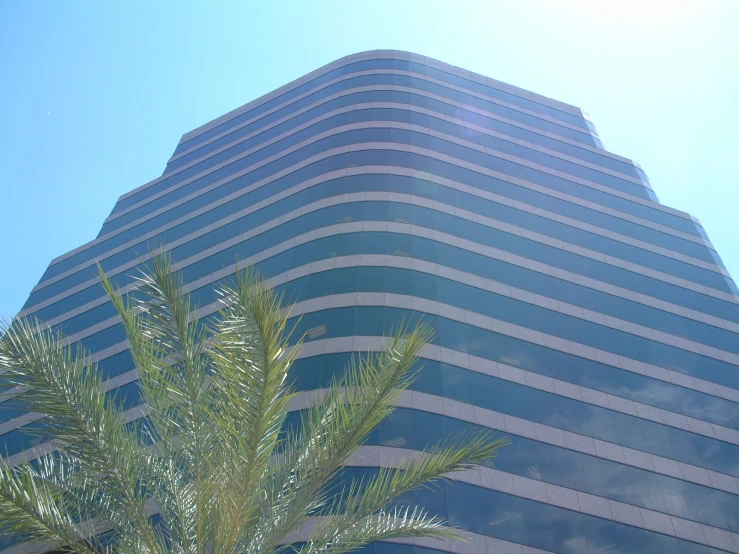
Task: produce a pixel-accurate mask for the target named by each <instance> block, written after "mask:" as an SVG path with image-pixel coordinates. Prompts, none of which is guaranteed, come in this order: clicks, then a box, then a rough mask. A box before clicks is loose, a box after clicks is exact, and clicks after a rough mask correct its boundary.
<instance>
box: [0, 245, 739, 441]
mask: <svg viewBox="0 0 739 554" xmlns="http://www.w3.org/2000/svg"><path fill="white" fill-rule="evenodd" d="M362 266H382V267H397V268H406V269H412V270H413V271H418V272H423V273H428V274H431V275H438V276H439V277H443V278H446V279H450V280H453V281H456V282H460V283H464V284H467V285H470V286H474V287H477V288H479V289H481V290H482V291H488V292H492V293H495V294H500V295H502V296H506V297H509V298H514V299H516V300H519V301H522V302H526V303H528V304H532V305H536V306H539V307H542V308H546V309H549V310H552V311H556V312H559V313H564V314H567V315H571V316H573V317H577V318H579V319H584V320H586V321H591V322H594V323H597V324H600V325H603V326H606V327H610V328H614V329H617V330H622V331H624V332H628V333H631V334H634V335H637V336H642V337H645V338H648V339H650V340H657V341H658V342H663V343H664V344H668V345H671V346H675V347H676V348H681V347H683V348H684V349H686V350H689V351H692V352H696V353H699V354H700V353H701V352H700V346H702V345H697V344H695V343H692V341H687V340H686V339H680V338H678V337H674V336H672V335H668V334H667V333H661V332H657V331H653V330H651V329H648V328H646V327H642V326H639V325H635V324H631V323H629V322H626V321H623V320H618V319H616V318H606V317H605V316H603V315H602V314H599V313H597V312H592V311H590V310H585V309H581V308H579V307H577V306H573V305H570V304H566V303H564V302H558V301H553V300H549V299H546V298H545V297H542V296H540V295H535V294H532V293H530V292H527V291H525V290H522V289H517V288H514V287H509V286H508V285H503V284H501V283H499V282H497V281H493V280H490V279H485V278H482V277H479V276H477V275H473V274H470V273H465V272H462V271H458V270H455V269H453V268H450V267H446V266H443V265H439V264H435V263H431V262H426V261H422V260H416V259H412V258H407V257H401V256H380V255H354V256H343V257H338V258H330V259H326V260H320V261H317V262H312V263H310V264H306V265H303V266H300V267H298V268H294V269H292V270H290V271H288V272H285V273H283V274H280V275H277V276H275V277H274V278H272V279H270V280H269V282H270V284H271V285H272V286H278V285H281V284H283V283H286V282H288V281H291V280H294V279H297V278H300V277H305V276H308V275H311V274H315V273H320V272H322V271H327V270H330V269H334V268H337V267H362ZM227 270H231V271H235V267H233V266H232V267H231V268H227ZM197 285H198V287H199V286H202V282H201V283H197ZM188 288H189V289H191V290H192V288H193V285H192V284H191V285H189V286H188ZM359 295H360V297H361V299H360V302H362V301H363V300H364V299H366V298H373V299H375V300H376V302H383V303H384V301H385V296H386V293H359ZM393 296H399V295H393ZM308 302H310V301H308ZM215 309H217V306H216V305H212V306H210V307H208V306H206V307H205V308H204V309H203V310H201V313H202V315H208V314H209V313H212V311H213V310H215ZM454 310H458V309H457V308H454ZM460 311H461V310H460ZM443 315H444V316H446V310H445V312H444V314H443ZM465 319H469V318H468V317H465ZM116 323H117V318H116V317H113V318H109V319H108V320H106V321H105V322H101V323H100V324H99V325H100V326H102V325H103V324H105V325H114V324H116ZM49 324H55V322H54V321H53V320H52V321H50V322H49ZM96 327H97V326H94V327H93V329H94V331H99V330H98V329H96ZM529 332H531V331H529ZM83 333H84V334H85V335H86V336H89V334H90V331H89V330H86V331H84V332H80V333H77V334H75V335H72V336H70V340H81V339H83V338H84V336H81V335H82V334H83ZM653 335H654V336H653ZM660 338H662V339H663V340H659V339H660ZM346 340H348V341H349V345H350V346H351V337H349V338H347V339H346ZM681 341H684V342H685V343H686V345H682V346H681V344H680V342H681ZM543 344H544V345H546V346H548V344H547V341H546V340H544V341H543ZM442 350H446V349H442ZM460 355H462V354H461V353H460ZM463 356H467V355H466V354H464V355H463ZM471 358H475V357H474V356H471ZM737 358H739V356H737ZM476 359H477V360H480V361H479V362H476V363H483V362H482V361H481V360H483V359H482V358H476ZM487 363H489V364H494V362H487ZM455 365H460V366H462V367H467V366H468V365H469V363H467V362H466V360H462V361H461V362H458V363H455ZM505 367H508V366H505ZM680 375H684V374H680ZM495 376H498V377H499V375H497V374H496V375H495ZM502 378H504V379H507V380H511V381H514V382H517V383H520V384H525V385H527V386H533V387H534V388H539V389H540V390H544V391H546V392H551V393H555V394H559V395H560V396H567V397H569V398H573V399H576V400H579V401H585V402H587V403H590V404H594V405H597V406H600V407H604V408H608V409H611V410H615V411H619V412H622V413H626V414H628V415H632V416H636V417H641V418H642V419H647V420H651V421H655V422H657V423H660V424H666V425H670V426H672V427H677V428H679V429H683V430H685V431H689V432H693V433H696V434H701V435H705V436H707V437H710V438H718V439H720V440H723V441H726V442H731V443H734V444H738V445H739V431H737V430H735V429H730V428H727V427H723V426H720V425H716V424H713V423H709V422H706V421H703V420H700V419H696V418H692V417H687V416H683V415H682V414H677V413H674V412H670V411H668V410H662V409H659V408H655V407H653V406H650V405H647V404H643V403H639V402H633V401H631V400H628V399H625V398H622V397H618V396H613V395H610V394H606V393H602V392H599V391H596V390H593V389H586V388H582V387H578V386H577V385H572V384H570V383H567V382H565V381H559V380H557V379H550V378H549V377H546V376H542V375H540V374H537V373H531V372H528V371H524V370H521V369H518V368H513V367H508V369H506V371H505V375H504V376H503V377H502ZM122 384H125V383H120V384H118V385H116V386H121V385H122ZM731 390H733V389H731ZM735 393H736V391H735ZM2 400H3V398H2V395H0V402H2ZM35 419H38V417H36V418H35ZM35 419H28V417H26V416H23V418H17V419H15V420H12V421H11V422H6V423H5V424H2V425H0V435H2V434H4V433H6V432H9V431H10V430H13V429H15V428H17V427H20V426H21V424H25V423H28V422H30V421H35Z"/></svg>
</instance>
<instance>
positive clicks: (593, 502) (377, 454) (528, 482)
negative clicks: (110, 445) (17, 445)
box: [7, 390, 739, 552]
mask: <svg viewBox="0 0 739 554" xmlns="http://www.w3.org/2000/svg"><path fill="white" fill-rule="evenodd" d="M321 395H322V391H321V390H314V391H306V392H303V393H299V394H298V395H296V397H294V398H293V399H292V401H291V404H290V409H291V410H298V409H305V408H308V407H311V406H312V405H314V404H315V402H316V399H317V398H320V397H321ZM394 404H395V405H396V406H398V407H405V408H410V409H417V410H420V411H425V412H429V413H434V414H439V415H445V416H448V417H452V418H455V419H459V420H461V421H466V422H468V423H475V424H477V425H481V426H483V427H487V428H490V429H494V430H497V431H503V432H509V433H512V434H516V435H519V436H526V437H527V438H531V439H533V440H537V441H541V442H547V443H549V444H554V445H557V446H561V447H563V448H569V449H572V450H576V451H580V452H584V453H588V454H591V455H594V456H598V457H602V458H604V459H612V458H613V457H614V456H615V457H616V458H617V459H616V460H614V461H619V462H621V463H625V459H626V458H625V454H626V452H625V450H626V449H623V448H622V447H620V446H618V445H613V444H612V443H606V442H604V441H599V440H597V439H590V438H587V437H583V436H582V435H577V434H574V433H569V432H566V431H564V432H563V431H561V430H559V429H556V428H552V427H548V426H546V425H541V424H532V423H531V422H528V421H526V420H522V419H520V418H516V417H512V416H508V415H506V414H500V413H498V412H494V411H492V410H487V409H483V408H479V407H476V406H472V405H469V404H465V403H462V402H458V401H454V400H450V399H448V398H443V397H440V396H435V395H430V394H426V393H419V392H416V391H406V392H404V393H403V394H402V395H401V396H400V397H399V398H398V400H397V401H396V402H394ZM142 408H143V409H142ZM145 408H146V407H145V406H142V407H136V408H133V409H131V410H129V412H128V413H127V416H128V417H127V418H126V419H127V420H128V421H134V420H136V419H139V418H141V417H143V416H144V415H146V414H147V413H148V410H146V409H145ZM521 424H523V425H521ZM526 433H528V434H529V435H531V436H527V435H526ZM539 435H541V436H539ZM583 438H585V442H583V441H582V439H583ZM568 439H569V440H570V442H573V444H574V447H573V446H569V445H568V444H567V442H568ZM587 441H591V442H592V444H591V445H590V446H592V448H593V451H592V453H591V452H587V451H585V450H583V449H582V447H583V446H584V445H585V444H588V442H587ZM57 448H58V446H56V445H53V444H44V445H41V446H39V447H36V449H35V451H34V452H32V451H27V455H26V456H25V457H21V455H20V454H17V455H15V456H12V457H10V458H8V459H7V462H8V463H9V464H10V465H11V466H14V465H17V464H19V463H21V462H22V461H23V460H30V459H35V458H34V456H35V457H40V456H43V455H45V454H48V453H50V452H53V451H54V450H56V449H57ZM586 448H587V447H586ZM634 452H638V454H637V455H638V456H639V455H640V456H641V461H642V462H644V461H646V460H649V462H650V463H652V464H653V465H654V461H655V460H654V459H653V458H655V457H653V456H651V455H647V454H645V453H643V452H639V451H634ZM22 454H23V453H22ZM415 455H418V452H417V451H410V450H406V449H399V448H390V447H383V446H375V447H370V446H364V447H361V448H360V449H359V450H358V451H357V452H355V454H353V455H352V456H351V457H350V458H348V459H347V462H346V465H351V466H355V467H356V466H364V467H399V466H400V465H401V464H402V462H403V461H404V460H408V459H409V458H410V457H411V456H415ZM619 456H620V457H621V459H618V457H619ZM656 458H658V457H656ZM627 465H628V464H627ZM631 465H633V464H631ZM684 465H685V464H680V466H681V467H680V469H681V470H683V471H684V470H685V467H682V466H684ZM637 467H640V466H637ZM651 471H654V469H652V470H651ZM451 478H452V479H453V480H456V481H461V482H466V483H469V484H472V485H476V486H480V487H483V488H487V489H490V490H496V491H499V492H502V493H505V494H510V495H514V496H519V497H522V498H527V499H530V500H534V501H537V502H541V503H544V504H550V505H553V506H558V507H561V508H565V509H568V510H572V511H577V512H580V513H584V514H587V515H593V516H596V517H600V518H603V519H607V520H611V521H617V522H619V523H626V524H628V525H633V526H635V527H641V528H643V529H647V530H650V531H656V532H659V533H664V534H667V535H670V536H674V537H678V538H683V539H686V540H691V541H694V542H698V543H700V544H707V545H710V546H715V547H718V548H724V549H728V550H729V551H730V552H739V542H737V538H738V537H737V535H736V534H735V533H732V532H731V531H728V530H725V529H721V528H718V527H713V526H710V525H706V524H701V523H697V522H695V521H692V520H687V519H684V518H679V517H676V516H670V515H667V514H665V513H662V512H657V511H654V510H650V509H646V508H640V507H637V506H635V505H632V504H627V503H624V502H619V501H615V500H610V499H607V498H604V497H601V496H597V495H592V494H589V493H584V492H582V491H577V490H574V489H571V488H567V487H561V486H559V485H552V484H550V483H544V482H542V481H538V480H535V479H530V478H527V477H522V476H518V475H514V474H510V473H507V472H503V471H500V470H495V469H492V468H487V467H480V468H476V469H474V470H468V471H464V472H458V473H455V474H453V475H452V476H451ZM731 541H734V543H732V542H731Z"/></svg>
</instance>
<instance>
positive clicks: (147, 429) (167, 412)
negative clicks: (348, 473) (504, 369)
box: [0, 252, 505, 554]
mask: <svg viewBox="0 0 739 554" xmlns="http://www.w3.org/2000/svg"><path fill="white" fill-rule="evenodd" d="M173 268H174V265H173V262H172V260H171V259H170V258H169V256H168V255H167V254H166V253H162V252H159V253H154V254H152V257H151V262H150V271H149V272H148V273H144V274H142V275H140V276H139V277H138V278H137V280H136V281H135V283H134V286H133V288H132V290H133V292H132V293H131V294H129V295H127V296H125V297H124V296H121V295H120V294H119V292H118V291H117V290H116V288H115V285H114V284H113V283H112V282H111V281H110V280H108V279H107V277H106V276H105V275H104V274H103V273H102V271H101V281H102V284H103V287H104V288H105V290H106V292H107V293H108V296H109V298H110V300H111V302H112V303H113V305H114V306H115V308H116V310H117V312H118V316H119V317H120V320H121V324H122V325H123V327H124V329H125V331H126V336H127V339H128V344H129V348H130V351H131V355H132V357H133V360H134V363H135V366H136V370H137V372H138V375H139V385H140V389H141V395H142V398H143V400H144V402H145V404H144V405H142V408H136V409H134V410H129V411H123V410H122V408H120V407H119V406H118V404H119V403H118V402H117V401H116V400H115V398H114V396H113V395H111V394H110V393H106V392H105V391H106V387H105V383H104V377H103V374H102V372H101V371H100V370H99V369H98V367H97V366H96V365H95V364H94V363H92V362H91V360H90V358H89V356H88V355H87V353H86V352H85V351H84V349H83V348H82V347H81V346H80V345H70V344H68V341H67V340H66V339H65V337H63V336H62V335H60V334H59V333H57V332H55V331H53V330H51V329H49V328H47V327H45V326H43V325H41V324H39V323H37V322H34V321H28V320H15V321H13V322H12V323H10V324H6V325H3V326H2V330H1V331H0V372H2V374H1V375H0V379H2V381H3V383H4V384H5V385H8V386H12V387H16V389H15V390H16V391H18V392H19V394H17V396H16V397H15V399H14V404H16V405H17V404H18V403H21V404H22V405H23V406H24V407H25V408H27V409H28V411H29V412H38V413H40V414H43V417H42V418H41V419H40V420H38V422H36V423H35V424H34V426H33V427H30V428H28V429H29V431H31V432H33V433H36V434H37V435H38V436H39V437H40V438H41V440H43V441H50V442H49V443H48V445H47V446H46V448H45V452H46V453H45V454H44V455H42V456H40V457H38V458H37V459H35V460H32V461H22V462H21V463H16V464H15V465H10V464H8V463H6V462H2V464H0V513H1V514H2V515H0V539H4V538H8V537H14V536H22V537H25V538H26V539H28V540H29V541H34V543H35V544H36V545H37V546H38V545H40V547H45V548H47V549H51V548H59V547H64V548H65V549H66V550H67V551H70V552H81V553H85V554H91V553H94V552H116V553H121V554H124V553H129V552H130V553H134V552H136V553H141V552H146V553H150V554H159V553H170V552H172V553H174V552H177V553H183V554H201V553H202V554H206V553H207V554H210V553H215V552H218V553H249V554H251V553H253V554H261V553H272V552H280V551H282V550H284V549H286V548H288V547H289V548H292V547H291V546H290V537H291V536H293V535H294V533H295V532H296V530H298V529H303V528H304V527H305V526H306V525H308V526H310V527H311V530H310V532H309V533H308V535H307V541H306V540H304V542H303V545H302V546H300V547H295V549H297V550H298V551H299V552H301V553H302V554H314V553H342V552H351V551H354V550H356V549H358V548H360V547H361V546H363V545H365V544H367V543H369V542H372V541H377V540H387V539H395V538H401V537H406V538H407V537H438V538H458V536H459V535H458V534H457V533H456V532H455V531H454V530H453V529H451V528H449V527H446V526H445V525H444V522H443V521H441V520H440V519H438V518H436V517H435V516H433V515H432V514H429V513H428V512H427V511H426V510H424V509H423V508H422V507H418V506H411V505H401V504H398V503H397V499H398V498H399V497H400V496H401V495H403V494H404V493H407V492H409V491H412V490H413V489H415V488H417V487H420V486H428V485H429V484H432V483H433V482H435V481H437V480H439V479H442V478H446V477H447V476H448V475H449V474H453V473H454V472H457V471H463V470H466V469H470V468H473V467H475V466H476V465H479V464H481V463H484V462H485V461H486V460H489V459H490V458H492V457H493V456H494V455H495V454H496V452H497V451H498V449H499V448H500V447H501V446H503V445H504V444H505V441H503V440H501V439H497V440H496V439H494V438H493V437H491V436H490V435H489V434H487V433H481V434H474V435H464V436H455V437H450V438H448V439H446V440H444V441H442V442H441V443H439V444H438V445H436V446H435V447H434V448H432V449H430V450H429V451H427V452H425V453H410V454H409V456H408V457H407V458H406V459H404V460H403V461H402V462H401V463H400V464H399V465H398V466H397V467H388V468H381V469H380V470H379V471H378V472H376V473H375V474H373V476H372V477H369V478H367V479H363V480H360V481H354V482H348V483H344V485H343V488H342V487H341V486H337V485H336V483H337V478H338V476H339V473H340V471H341V469H342V467H344V465H345V464H346V463H347V461H350V460H351V455H352V453H354V452H355V451H356V450H357V449H358V448H360V447H361V446H362V445H363V444H364V442H365V441H366V439H367V437H368V436H369V434H370V433H371V432H372V430H373V429H374V428H375V427H376V426H377V425H378V424H379V423H380V422H381V421H382V420H383V419H384V418H386V417H387V416H389V415H390V414H391V413H392V411H393V405H394V402H395V401H396V400H397V399H398V396H399V395H400V394H401V393H402V392H403V391H404V390H405V389H407V388H408V386H409V385H410V384H411V383H412V382H413V380H414V379H415V377H416V376H417V373H418V369H417V367H418V366H417V363H416V362H417V361H418V358H419V354H420V351H421V349H422V347H423V346H424V344H426V343H427V342H428V340H429V339H430V338H431V336H432V333H431V330H430V329H429V328H428V327H427V326H424V325H421V326H419V327H416V328H414V329H410V328H409V327H407V326H406V325H401V326H400V327H399V328H398V329H397V330H396V332H395V333H394V334H393V336H392V337H390V338H389V339H388V348H387V349H386V350H385V351H383V352H380V353H368V354H365V355H362V356H357V357H356V358H355V359H354V361H353V362H352V363H351V364H350V365H349V367H348V368H347V369H346V371H345V372H344V374H343V375H342V376H341V377H338V378H337V379H335V380H334V381H333V382H332V383H331V385H330V386H329V387H328V388H327V389H325V390H322V391H320V392H319V393H317V395H316V398H315V402H313V405H312V406H311V407H310V408H308V409H307V410H305V411H304V412H303V413H302V420H301V424H300V425H299V426H297V427H296V428H294V429H293V428H290V429H288V430H287V431H286V430H285V421H286V417H287V414H288V412H289V409H290V401H291V399H292V398H293V395H292V393H291V391H290V390H289V388H288V387H287V380H288V372H289V370H290V367H291V365H292V363H293V361H294V360H295V359H296V357H297V356H298V353H299V349H300V344H301V340H297V341H292V340H291V337H290V336H289V332H288V318H289V315H290V311H289V309H288V308H285V307H284V306H283V302H284V299H283V298H282V296H280V295H277V294H276V293H275V292H274V291H273V290H272V289H271V288H270V287H269V286H268V285H267V284H266V282H265V281H264V280H263V279H262V278H261V277H260V276H259V274H258V273H256V272H255V271H254V270H252V269H246V270H243V271H240V272H239V273H237V275H236V278H235V280H234V281H233V282H230V283H225V284H223V285H222V286H221V287H220V288H219V289H218V292H219V294H220V301H221V309H220V311H218V312H217V313H216V314H214V315H213V316H210V317H207V318H203V317H200V315H199V312H198V309H197V307H195V306H193V305H192V304H191V301H190V297H189V295H188V294H187V291H186V287H185V285H184V282H183V280H182V277H181V276H180V275H179V274H178V273H177V272H176V271H174V269H173ZM293 342H294V344H292V346H290V344H291V343H293ZM142 416H143V417H142ZM16 458H17V457H16ZM16 458H14V459H16Z"/></svg>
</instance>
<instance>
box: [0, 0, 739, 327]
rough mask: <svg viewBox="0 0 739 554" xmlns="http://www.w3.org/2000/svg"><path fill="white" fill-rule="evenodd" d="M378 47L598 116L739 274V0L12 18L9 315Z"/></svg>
mask: <svg viewBox="0 0 739 554" xmlns="http://www.w3.org/2000/svg"><path fill="white" fill-rule="evenodd" d="M376 48H389V49H398V50H407V51H411V52H415V53H418V54H423V55H426V56H430V57H433V58H436V59H439V60H442V61H444V62H448V63H451V64H454V65H458V66H461V67H463V68H465V69H469V70H471V71H475V72H478V73H481V74H483V75H487V76H489V77H492V78H495V79H498V80H501V81H504V82H508V83H511V84H513V85H516V86H519V87H522V88H525V89H529V90H532V91H534V92H538V93H540V94H544V95H546V96H549V97H551V98H555V99H557V100H561V101H563V102H567V103H570V104H574V105H576V106H579V107H581V108H583V109H584V110H586V111H587V112H588V113H589V114H590V115H591V116H592V118H593V120H594V121H595V123H596V125H597V127H598V131H599V133H600V137H601V139H602V140H603V142H604V144H605V146H606V148H607V149H608V150H609V151H611V152H614V153H616V154H619V155H622V156H626V157H628V158H631V159H633V160H635V161H637V162H639V163H640V164H641V166H642V167H643V168H644V170H645V171H646V173H647V175H649V178H650V181H651V184H652V186H653V188H654V190H655V192H656V193H657V195H658V196H659V198H660V200H661V201H662V203H664V204H666V205H668V206H672V207H674V208H678V209H681V210H685V211H688V212H690V213H691V214H693V215H695V216H696V217H698V218H699V219H700V221H701V222H702V224H703V226H704V227H705V229H706V231H707V232H708V234H709V237H710V238H711V240H712V242H713V244H714V245H715V246H716V248H717V250H718V252H719V254H720V255H721V256H722V258H723V260H724V262H725V264H726V266H727V267H728V269H729V271H731V272H732V274H734V275H735V276H739V243H738V242H737V240H736V237H737V236H738V235H739V213H737V201H738V200H739V0H479V1H464V0H453V1H448V2H446V1H444V2H442V1H433V0H422V1H418V2H416V1H411V0H393V1H387V2H386V1H384V0H371V1H367V2H347V1H346V0H339V1H335V2H333V1H319V0H315V1H311V2H305V1H294V2H291V1H281V0H271V1H269V2H256V1H254V2H252V1H240V2H237V1H234V2H221V1H217V0H209V1H208V2H175V1H157V2H150V1H137V0H129V1H127V2H99V1H89V2H85V1H81V0H79V1H78V0H70V1H65V2H59V1H52V0H48V1H43V0H38V1H27V0H2V1H0V222H1V223H2V242H0V244H1V245H2V258H1V261H0V316H3V317H5V318H9V317H12V316H13V315H14V314H15V313H16V312H17V311H18V310H20V308H21V306H22V305H23V303H24V302H25V301H26V299H27V297H28V294H29V293H30V291H31V289H32V288H33V287H34V286H35V285H36V284H37V282H38V280H39V278H40V277H41V275H42V273H43V272H44V270H45V269H46V267H47V266H48V263H49V262H50V261H51V260H52V259H53V258H54V257H56V256H59V255H61V254H64V253H65V252H67V251H69V250H71V249H73V248H75V247H77V246H79V245H81V244H83V243H85V242H87V241H89V240H92V239H94V238H95V236H96V235H97V232H98V230H99V229H100V226H101V225H102V223H103V220H104V219H105V218H106V217H107V216H108V214H109V213H110V210H111V209H112V208H113V205H114V204H115V202H116V200H117V199H118V197H119V196H120V195H121V194H123V193H125V192H127V191H129V190H131V189H133V188H135V187H138V186H140V185H142V184H144V183H146V182H148V181H150V180H152V179H154V178H156V177H158V176H159V175H161V173H162V171H163V169H164V166H165V164H166V162H167V160H168V158H169V156H170V155H171V154H172V152H173V150H174V148H175V146H176V145H177V142H178V141H179V139H180V137H181V135H182V134H183V133H186V132H187V131H189V130H191V129H193V128H195V127H198V126H200V125H202V124H204V123H206V122H208V121H210V120H211V119H214V118H216V117H218V116H220V115H222V114H224V113H225V112H227V111H230V110H232V109H234V108H236V107H238V106H240V105H242V104H245V103H247V102H249V101H250V100H253V99H255V98H257V97H259V96H261V95H262V94H265V93H267V92H270V91H271V90H273V89H275V88H277V87H279V86H281V85H283V84H285V83H287V82H289V81H291V80H293V79H295V78H298V77H300V76H302V75H303V74H305V73H308V72H309V71H312V70H314V69H316V68H318V67H320V66H322V65H324V64H326V63H329V62H331V61H333V60H335V59H337V58H340V57H343V56H346V55H348V54H352V53H355V52H360V51H364V50H372V49H376Z"/></svg>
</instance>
